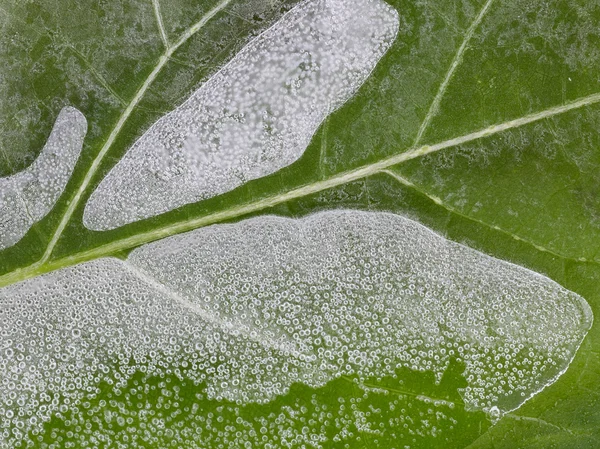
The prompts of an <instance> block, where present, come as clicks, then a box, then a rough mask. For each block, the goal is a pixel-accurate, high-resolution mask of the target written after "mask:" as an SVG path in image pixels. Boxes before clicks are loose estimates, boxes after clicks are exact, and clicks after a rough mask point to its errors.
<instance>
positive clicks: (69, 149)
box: [0, 107, 87, 249]
mask: <svg viewBox="0 0 600 449" xmlns="http://www.w3.org/2000/svg"><path fill="white" fill-rule="evenodd" d="M86 131H87V122H86V120H85V117H84V116H83V114H82V113H81V112H79V111H78V110H77V109H75V108H72V107H66V108H63V109H62V110H61V111H60V114H59V115H58V118H57V119H56V122H55V123H54V127H53V128H52V132H51V133H50V137H48V141H47V142H46V145H45V146H44V148H43V149H42V152H41V153H40V155H39V156H38V158H37V159H36V160H35V162H34V163H33V164H31V165H30V166H29V167H27V168H26V169H25V170H23V171H22V172H20V173H17V174H15V175H12V176H8V177H6V178H0V249H4V248H7V247H9V246H12V245H14V244H15V243H17V242H18V241H19V240H21V238H23V236H24V235H25V234H26V233H27V231H28V230H29V229H30V228H31V226H33V225H34V224H35V223H37V222H38V221H40V220H41V219H42V218H44V217H45V216H46V215H47V214H48V212H50V210H51V209H52V207H54V204H55V203H56V200H58V198H59V197H60V195H61V194H62V192H63V190H64V188H65V186H66V185H67V182H68V181H69V179H70V177H71V173H72V172H73V168H74V167H75V163H76V162H77V159H78V158H79V154H80V153H81V148H82V146H83V139H84V137H85V134H86Z"/></svg>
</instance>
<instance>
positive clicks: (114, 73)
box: [0, 0, 600, 448]
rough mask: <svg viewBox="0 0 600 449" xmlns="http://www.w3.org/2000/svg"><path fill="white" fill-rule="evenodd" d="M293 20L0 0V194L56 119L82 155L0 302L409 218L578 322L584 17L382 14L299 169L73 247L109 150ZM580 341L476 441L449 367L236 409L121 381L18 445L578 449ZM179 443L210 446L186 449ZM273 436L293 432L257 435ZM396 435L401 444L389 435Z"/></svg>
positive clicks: (251, 7)
mask: <svg viewBox="0 0 600 449" xmlns="http://www.w3.org/2000/svg"><path fill="white" fill-rule="evenodd" d="M296 3H297V2H294V1H288V2H285V3H281V2H275V1H267V0H262V1H261V0H247V1H244V0H231V1H222V2H220V3H219V2H208V1H206V2H205V1H187V0H177V1H169V2H165V1H163V2H162V3H161V4H159V3H158V2H156V1H154V2H152V1H144V2H141V1H140V2H138V1H133V0H127V1H123V2H94V3H91V4H84V3H81V2H76V1H70V0H60V1H44V0H42V1H37V2H35V3H25V2H17V1H10V0H2V1H1V2H0V27H1V29H2V32H1V33H0V57H1V59H2V61H3V64H2V65H1V66H0V149H1V151H0V152H1V154H2V158H1V159H0V174H1V175H2V176H12V175H15V174H16V173H18V172H20V171H21V170H23V169H25V168H26V167H27V166H29V165H31V163H32V162H33V160H34V159H35V157H36V156H37V153H38V152H40V151H41V149H42V148H43V147H44V142H45V141H46V139H47V137H48V135H49V134H50V131H51V128H52V124H53V123H54V121H55V120H56V118H57V117H58V113H59V111H60V110H61V109H62V108H63V107H65V106H73V107H75V108H77V109H79V110H80V111H81V112H82V113H83V114H84V115H85V117H86V119H87V121H88V134H87V136H86V139H85V141H84V147H83V150H82V153H81V156H80V158H79V160H78V162H77V165H76V166H75V169H74V172H73V176H72V178H71V180H70V182H69V183H68V184H67V186H66V188H65V190H64V194H63V195H62V196H61V197H60V199H59V200H58V201H57V203H56V206H55V207H54V208H53V209H52V211H51V212H50V213H49V214H48V215H46V217H45V218H43V219H41V220H40V221H38V222H37V223H36V224H34V225H33V226H32V227H31V229H30V230H29V232H28V233H27V234H26V235H25V237H24V238H23V239H22V240H21V241H20V242H19V243H17V244H16V245H14V246H12V247H10V248H7V249H4V250H3V251H2V252H0V285H9V284H15V283H17V282H20V281H24V280H26V279H29V278H34V277H36V276H38V275H40V274H42V273H47V272H52V271H54V270H57V269H61V268H64V267H69V266H73V265H76V264H78V263H81V262H85V261H90V260H94V259H98V258H101V257H105V256H116V257H121V258H124V257H126V256H127V254H128V252H129V251H131V250H132V249H134V248H135V247H137V246H139V245H142V244H145V243H149V242H151V241H154V240H158V239H161V238H163V237H168V236H172V235H175V234H179V233H181V232H183V231H189V230H193V229H196V228H199V227H202V226H206V225H210V224H217V223H223V222H228V221H233V220H235V221H237V220H240V219H242V218H247V217H251V216H261V215H265V214H271V215H273V214H275V215H280V216H287V217H301V216H304V215H308V214H312V213H315V212H319V211H322V210H330V209H337V208H344V209H347V208H353V209H361V210H370V211H391V212H395V213H396V214H399V215H404V216H408V217H410V218H413V219H416V220H417V221H419V222H421V223H423V224H424V225H426V226H428V227H429V228H431V229H433V230H435V231H437V232H439V233H441V234H443V235H444V236H445V237H446V238H449V239H451V240H455V241H458V242H460V243H463V244H466V245H468V246H470V247H472V248H474V249H476V250H478V251H481V252H484V253H486V254H489V255H492V256H494V257H496V258H499V259H503V260H507V261H510V262H513V263H516V264H518V265H522V266H524V267H527V268H529V269H530V270H533V271H535V272H538V273H541V274H543V275H545V276H548V277H549V278H550V279H553V280H554V281H556V282H558V283H559V284H561V285H562V286H563V287H565V288H566V289H569V290H571V291H573V292H575V293H577V294H578V295H581V296H582V297H583V298H585V300H586V301H587V302H588V303H589V304H590V306H591V308H592V311H593V312H594V314H596V312H597V311H598V307H599V305H600V297H599V295H598V285H599V283H600V268H599V266H598V263H599V260H598V259H599V257H600V256H598V249H599V248H598V243H597V242H598V241H599V239H598V233H599V232H600V231H599V229H600V225H599V221H598V217H599V216H600V212H599V211H600V202H599V201H598V187H597V184H598V179H597V177H598V175H597V173H596V172H597V167H598V163H599V162H600V161H598V156H597V154H598V151H597V150H598V146H599V143H600V142H599V141H598V128H599V126H598V125H599V124H600V123H599V117H600V115H599V112H600V111H599V107H600V105H599V103H600V85H599V84H600V83H599V82H598V76H597V73H598V69H599V68H600V67H598V65H600V58H599V57H598V56H599V55H598V51H599V50H598V49H599V48H600V47H599V45H598V43H599V39H600V36H599V31H598V29H599V28H598V26H597V25H598V22H599V20H600V5H598V3H597V2H591V1H588V0H577V1H568V2H567V1H563V0H548V1H542V0H539V1H538V0H536V1H531V0H508V1H504V2H500V1H499V0H488V1H487V2H483V1H474V0H472V1H469V0H463V1H447V0H444V1H412V0H411V1H408V0H406V1H404V0H393V1H389V2H388V3H389V4H390V5H391V6H392V7H393V8H395V9H396V11H397V12H398V17H399V21H400V22H399V24H400V25H399V30H398V36H397V38H396V40H395V41H394V43H393V45H392V47H391V48H390V49H389V51H388V52H387V53H386V54H385V56H383V58H382V59H381V60H380V62H379V63H378V65H377V67H376V68H375V69H374V71H373V72H372V73H371V76H370V77H369V79H368V80H367V81H366V82H365V83H364V84H363V85H362V87H361V88H360V89H359V90H358V92H357V93H356V95H354V97H353V98H352V99H350V100H349V101H348V102H346V103H345V104H344V105H343V107H341V108H340V109H339V110H337V111H336V112H334V113H333V114H332V115H331V116H329V117H328V118H327V119H326V120H325V122H323V123H322V124H321V126H320V128H319V130H318V131H317V133H316V134H315V135H314V136H313V138H312V141H311V143H310V145H309V147H308V148H307V149H306V151H305V152H304V155H303V156H302V157H301V158H300V159H299V160H298V161H296V162H294V163H292V164H291V165H289V166H288V167H285V168H283V169H281V170H279V171H277V172H276V173H273V174H271V175H268V176H265V177H262V178H260V179H254V180H250V181H249V182H246V183H245V184H243V185H241V186H239V187H237V188H236V189H234V190H232V191H229V192H227V193H223V194H222V195H219V196H215V197H213V198H208V199H205V200H202V201H200V202H196V203H192V204H188V205H186V206H183V207H180V208H179V209H177V210H174V211H171V212H167V213H165V214H163V215H160V216H157V217H153V218H148V219H145V220H142V221H138V222H135V223H131V224H128V225H126V226H123V227H121V228H117V229H114V230H110V231H106V232H93V231H90V230H88V229H86V228H85V226H84V225H83V220H82V218H83V211H84V208H85V204H86V202H87V200H88V198H89V197H90V195H91V194H92V192H93V191H94V190H95V189H96V187H97V186H98V185H99V183H100V182H101V181H102V179H103V178H104V177H105V176H106V174H107V173H108V172H109V171H110V170H111V169H112V168H113V167H114V166H115V165H116V164H117V163H118V162H119V160H120V159H121V158H122V156H123V155H124V154H125V153H126V151H127V150H128V148H130V147H131V145H132V144H133V143H134V142H135V141H136V140H137V139H138V138H139V137H140V136H141V135H142V134H143V133H144V132H145V131H146V130H147V129H148V128H149V127H150V126H151V125H152V124H153V123H154V122H156V120H157V119H159V118H160V117H162V116H163V115H164V114H166V113H167V112H169V111H171V110H173V109H175V108H176V107H177V106H178V105H180V104H181V103H182V102H183V101H184V100H185V99H186V98H187V97H188V96H189V95H190V94H191V93H192V92H193V91H194V90H195V89H197V88H198V87H199V86H200V85H201V84H202V83H203V82H205V81H207V80H208V79H209V78H210V77H211V76H212V75H213V74H214V73H216V72H217V70H218V69H219V68H220V67H221V66H222V65H224V64H225V63H226V62H227V61H229V60H230V59H231V58H232V57H233V56H234V55H235V54H236V53H237V52H238V51H239V50H240V49H241V48H242V47H244V46H245V45H246V44H247V42H249V40H250V39H252V37H254V36H256V35H258V34H259V33H261V32H262V31H264V30H266V29H268V28H269V27H270V26H271V25H272V24H273V23H275V22H276V21H277V20H278V19H279V18H280V17H281V16H282V14H284V13H285V12H286V11H287V10H289V9H290V8H292V7H294V6H295V4H296ZM176 43H180V45H178V46H177V48H176V49H175V50H173V51H172V52H170V50H169V48H173V45H174V44H176ZM167 56H168V57H167ZM20 285H26V284H20ZM8 288H13V287H12V286H11V287H8ZM598 326H599V325H598V324H596V322H595V323H594V325H593V326H592V328H591V330H590V331H589V333H588V334H587V336H586V338H585V340H584V342H583V344H582V346H581V348H580V349H579V351H578V352H577V355H576V357H575V359H574V360H573V362H572V363H571V365H570V366H569V368H568V369H567V370H566V372H565V373H564V374H563V375H562V376H561V377H560V378H559V379H558V380H557V381H556V382H555V383H553V384H552V385H550V386H548V387H547V388H545V389H544V390H543V391H542V392H540V393H539V394H537V395H535V396H534V397H533V398H532V399H531V400H529V401H527V402H526V403H525V404H524V405H522V406H521V407H520V408H518V409H517V410H515V411H512V412H510V413H509V414H507V415H505V416H503V417H502V419H500V420H499V421H498V422H497V423H495V424H494V425H492V423H491V422H490V421H489V419H488V417H487V416H486V415H485V414H483V413H481V412H472V411H468V410H466V409H465V404H464V402H463V399H462V398H461V396H460V395H459V393H458V389H461V388H465V386H466V385H467V383H468V382H467V379H465V378H464V377H463V373H464V370H465V367H464V366H461V365H460V363H459V362H456V364H453V365H451V366H450V367H449V368H448V370H447V371H446V373H445V374H444V377H443V378H442V379H441V381H439V383H436V381H437V380H439V379H435V378H434V376H433V375H432V374H431V375H430V374H427V373H421V372H415V371H410V370H407V369H400V370H399V371H398V372H396V373H394V375H392V376H385V377H381V378H374V379H358V380H357V379H354V378H352V377H351V376H350V377H347V378H344V377H340V378H337V379H335V380H331V381H329V382H328V383H326V384H324V385H323V386H319V387H309V386H307V385H304V384H301V383H300V384H295V385H294V386H293V387H291V388H290V390H289V392H287V393H285V394H284V395H283V396H280V397H277V398H276V399H273V400H271V401H270V402H267V403H264V404H243V405H242V404H239V403H234V402H228V400H225V399H215V398H212V397H211V396H210V395H207V393H206V385H203V384H200V385H198V384H194V382H192V381H191V380H189V378H187V380H186V376H185V373H171V374H165V376H164V378H161V377H160V376H159V377H156V378H146V377H144V374H143V373H142V372H137V373H134V374H133V377H131V378H130V379H129V380H127V381H126V382H125V383H124V384H123V385H119V383H118V381H119V380H120V378H117V379H115V384H113V385H110V384H108V383H106V384H101V385H98V386H97V389H95V390H94V391H93V392H92V393H90V396H89V397H88V398H87V399H86V400H83V401H82V408H77V407H72V408H70V407H68V404H61V405H62V406H63V407H62V408H61V411H60V413H58V414H56V415H55V416H54V418H52V420H50V421H49V422H47V423H45V424H44V426H43V430H42V431H41V433H39V434H32V435H30V437H31V438H32V441H34V446H33V447H68V446H69V445H71V446H72V447H85V444H87V445H88V447H94V446H95V447H119V445H121V446H122V447H135V445H136V444H137V445H138V446H141V447H152V446H154V447H168V446H175V447H203V446H205V447H219V446H225V445H226V444H228V442H229V441H227V439H226V437H225V435H226V433H227V432H228V431H230V430H231V428H232V427H234V428H235V429H236V431H239V432H241V433H240V439H239V440H238V443H239V442H240V441H243V440H244V439H250V440H251V441H253V442H255V443H256V445H259V444H262V443H260V442H261V441H263V439H262V438H263V436H266V441H269V437H273V436H275V435H277V436H278V438H279V441H281V442H282V443H281V445H285V444H288V445H289V446H292V447H300V446H302V445H304V446H308V447H310V446H313V447H319V446H321V447H336V446H340V447H344V446H345V445H348V446H351V447H403V446H409V447H418V446H421V447H436V446H437V447H466V446H469V445H470V447H477V448H485V447H499V446H500V447H565V448H573V447H582V448H587V447H595V446H598V445H599V444H600V432H599V431H598V429H600V412H599V410H600V407H598V405H599V404H600V399H599V398H600V374H599V373H600V358H599V357H598V353H599V352H600V349H599V347H600V328H599V327H598ZM2 350H4V348H3V349H2ZM125 365H126V364H123V365H122V366H123V369H125ZM115 372H116V373H118V371H115ZM182 374H183V375H182ZM391 398H394V399H391ZM427 398H430V399H427ZM398 409H401V410H405V411H401V412H400V413H399V412H398ZM84 410H85V411H84ZM140 410H143V411H144V413H141V412H139V411H140ZM400 416H410V419H411V422H410V423H408V422H401V421H400ZM82 417H84V418H82ZM195 422H202V423H204V424H206V423H210V425H211V426H212V427H211V428H213V429H215V432H214V434H211V436H210V437H209V436H208V435H200V436H199V435H194V434H192V433H190V428H192V425H191V423H195ZM448 422H452V423H453V424H452V425H449V424H448ZM273 423H276V424H273ZM277 423H287V424H288V426H287V428H290V425H289V423H294V424H292V425H291V428H292V429H293V431H292V432H291V433H290V432H288V433H284V434H281V433H280V434H277V432H278V431H281V429H284V428H286V426H282V425H279V424H277ZM404 424H407V427H406V428H407V429H412V432H411V431H408V430H407V431H406V432H403V431H399V430H394V429H402V428H404V427H403V426H404ZM413 425H414V427H413ZM228 426H229V427H228ZM374 426H377V428H375V427H374ZM132 428H135V429H138V430H139V429H143V430H139V433H133V432H131V429H132ZM83 429H86V431H87V430H89V432H88V433H86V432H84V430H83ZM337 429H348V430H347V433H346V434H345V435H343V436H342V437H339V436H338V437H336V430H337ZM414 429H416V430H414ZM85 435H87V436H85ZM136 435H139V436H136ZM316 435H320V436H323V440H322V441H321V440H316V439H311V438H316ZM204 437H206V439H203V438H204ZM81 438H84V440H81ZM136 438H138V439H137V440H136ZM144 438H146V440H144ZM336 438H337V439H336ZM185 441H187V443H186V442H185ZM232 444H233V443H232ZM186 445H187V446H186Z"/></svg>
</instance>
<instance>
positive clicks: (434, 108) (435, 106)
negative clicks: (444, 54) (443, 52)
mask: <svg viewBox="0 0 600 449" xmlns="http://www.w3.org/2000/svg"><path fill="white" fill-rule="evenodd" d="M493 1H494V0H487V2H486V3H485V4H484V5H483V7H482V8H481V11H479V14H478V15H477V17H475V20H473V22H472V23H471V26H469V29H468V30H467V32H466V33H465V37H464V39H463V41H462V44H461V45H460V47H459V48H458V51H457V52H456V55H455V56H454V59H453V60H452V62H451V63H450V68H449V69H448V72H447V73H446V76H445V77H444V80H443V81H442V83H441V84H440V87H439V88H438V91H437V94H436V95H435V97H434V99H433V102H432V103H431V106H430V107H429V111H427V115H426V116H425V118H424V119H423V122H422V123H421V126H420V127H419V131H418V132H417V137H416V138H415V141H414V144H413V146H415V147H416V146H417V145H419V143H420V142H421V139H422V138H423V135H424V134H425V131H427V128H428V127H429V123H430V122H431V119H432V118H433V117H434V116H435V115H436V114H437V113H438V110H439V108H440V104H441V102H442V98H443V97H444V94H445V93H446V89H447V88H448V84H450V80H452V77H453V76H454V72H456V69H457V68H458V66H459V65H460V64H461V62H462V58H463V55H464V53H465V50H466V49H467V46H468V45H469V42H470V41H471V38H472V37H473V35H474V34H475V30H477V28H478V27H479V24H480V23H481V21H482V20H483V17H484V16H485V14H486V13H487V11H488V10H489V8H490V6H491V4H492V2H493Z"/></svg>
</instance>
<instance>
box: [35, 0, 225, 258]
mask: <svg viewBox="0 0 600 449" xmlns="http://www.w3.org/2000/svg"><path fill="white" fill-rule="evenodd" d="M230 2H231V0H222V1H221V2H220V3H218V4H217V5H216V6H215V7H214V8H212V9H211V10H210V11H208V12H207V13H206V14H204V15H203V16H202V18H201V19H200V20H199V21H198V22H196V23H195V24H194V25H192V26H191V27H190V28H188V29H187V30H186V31H185V32H184V33H183V35H182V36H181V38H180V39H179V40H178V41H177V42H176V43H175V44H173V45H172V46H170V47H168V48H167V49H166V50H165V52H164V54H163V55H162V56H161V57H160V58H159V60H158V63H157V64H156V66H154V69H153V70H152V71H151V72H150V75H148V77H147V78H146V79H145V81H144V83H143V84H142V85H141V86H140V88H139V89H138V91H137V92H136V94H135V95H134V97H133V98H132V99H131V101H130V102H129V104H128V105H127V107H126V108H125V109H124V110H123V112H122V113H121V116H120V117H119V120H118V121H117V123H116V124H115V126H114V127H113V129H112V131H111V133H110V134H109V136H108V139H107V140H106V142H105V143H104V145H103V146H102V148H101V149H100V152H99V153H98V155H97V156H96V158H95V159H94V161H93V162H92V165H91V166H90V168H89V169H88V171H87V172H86V174H85V177H84V178H83V181H82V182H81V184H80V185H79V186H78V188H77V190H76V192H75V194H74V195H73V197H72V198H71V200H70V201H69V203H68V206H67V209H66V211H65V213H64V214H63V216H62V217H61V220H60V222H59V224H58V226H57V228H56V231H55V232H54V234H53V235H52V238H51V239H50V242H49V243H48V246H47V247H46V251H45V252H44V254H43V256H42V258H41V259H40V261H39V262H37V263H36V264H35V265H38V266H39V265H43V264H44V263H45V262H46V261H48V259H49V258H50V256H51V255H52V251H53V250H54V247H55V246H56V243H57V242H58V240H59V239H60V237H61V235H62V234H63V232H64V230H65V228H66V226H67V224H68V223H69V221H70V220H71V217H72V216H73V213H74V212H75V210H76V209H77V206H79V203H80V202H81V199H82V197H83V194H84V193H85V191H86V190H87V188H88V186H89V184H90V182H91V181H92V179H93V177H94V176H95V174H96V173H97V172H98V169H99V168H100V165H101V163H102V161H103V160H104V157H105V156H106V154H107V153H108V150H109V149H110V148H111V147H112V144H113V143H114V141H115V140H116V138H117V136H118V135H119V134H120V132H121V130H122V129H123V126H124V125H125V122H127V120H128V119H129V116H130V115H131V113H132V112H133V110H134V109H135V107H136V106H137V104H138V103H139V102H140V100H141V99H142V97H143V96H144V95H145V93H146V91H147V90H148V88H149V87H150V85H151V84H152V83H153V82H154V80H155V79H156V77H157V76H158V74H159V73H160V71H161V70H162V68H163V67H164V66H165V64H166V63H167V62H168V60H169V58H170V57H171V55H172V54H173V53H174V52H175V51H176V50H177V49H178V48H179V47H180V46H181V45H183V44H184V43H185V42H187V40H188V39H189V38H190V37H192V36H193V35H194V34H196V33H197V32H198V31H200V30H201V29H202V27H203V26H204V25H205V24H206V23H207V22H208V21H209V20H210V19H212V18H213V17H214V16H215V15H216V14H217V13H218V12H219V11H221V10H222V9H223V8H225V7H226V6H227V5H228V4H229V3H230Z"/></svg>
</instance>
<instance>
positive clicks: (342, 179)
mask: <svg viewBox="0 0 600 449" xmlns="http://www.w3.org/2000/svg"><path fill="white" fill-rule="evenodd" d="M599 102H600V93H596V94H593V95H589V96H587V97H584V98H581V99H579V100H576V101H574V102H571V103H567V104H564V105H561V106H557V107H554V108H550V109H546V110H544V111H541V112H537V113H535V114H530V115H527V116H525V117H521V118H519V119H516V120H510V121H508V122H504V123H501V124H498V125H492V126H489V127H487V128H484V129H482V130H479V131H476V132H473V133H470V134H466V135H464V136H461V137H455V138H453V139H449V140H445V141H443V142H439V143H436V144H433V145H424V146H421V147H419V148H413V149H410V150H408V151H406V152H404V153H399V154H396V155H394V156H391V157H389V158H386V159H383V160H381V161H379V162H376V163H373V164H369V165H365V166H362V167H359V168H356V169H354V170H350V171H347V172H344V173H340V174H338V175H335V176H332V177H330V178H328V179H324V180H321V181H317V182H315V183H312V184H308V185H305V186H302V187H299V188H296V189H293V190H289V191H287V192H283V193H280V194H277V195H273V196H270V197H266V198H262V199H260V200H258V201H255V202H252V203H247V204H244V205H241V206H237V207H233V208H231V209H226V210H223V211H219V212H215V213H213V214H209V215H205V216H203V217H197V218H192V219H189V220H186V221H181V222H177V223H172V224H169V225H166V226H163V227H160V228H157V229H154V230H152V231H148V232H144V233H141V234H138V235H134V236H130V237H126V238H123V239H119V240H115V241H113V242H110V243H107V244H105V245H101V246H98V247H96V248H92V249H90V250H87V251H82V252H79V253H76V254H73V255H71V256H67V257H64V258H61V259H56V260H51V261H45V262H43V263H40V262H38V263H35V264H33V265H30V266H28V267H25V268H21V269H18V270H15V271H13V272H11V273H7V274H5V275H3V276H0V287H2V286H5V285H8V284H12V283H15V282H19V281H22V280H25V279H28V278H31V277H34V276H37V275H39V274H43V273H46V272H49V271H53V270H56V269H59V268H64V267H67V266H70V265H75V264H77V263H81V262H85V261H88V260H92V259H96V258H99V257H104V256H109V255H111V254H116V253H119V252H121V251H124V250H127V249H131V248H134V247H136V246H139V245H142V244H144V243H148V242H151V241H154V240H159V239H162V238H165V237H169V236H171V235H175V234H179V233H182V232H186V231H191V230H193V229H196V228H199V227H202V226H207V225H211V224H215V223H219V222H222V221H226V220H231V219H235V218H238V217H240V216H243V215H247V214H250V213H253V212H258V211H260V210H263V209H266V208H269V207H273V206H276V205H278V204H281V203H285V202H287V201H290V200H293V199H297V198H302V197H305V196H307V195H311V194H314V193H318V192H321V191H323V190H327V189H330V188H333V187H337V186H340V185H343V184H346V183H348V182H352V181H356V180H359V179H362V178H365V177H368V176H371V175H374V174H377V173H380V172H382V171H384V170H386V169H388V168H390V167H392V166H394V165H397V164H400V163H402V162H405V161H408V160H411V159H415V158H417V157H421V156H425V155H427V154H431V153H435V152H437V151H440V150H443V149H447V148H451V147H456V146H459V145H461V144H465V143H468V142H472V141H474V140H478V139H481V138H484V137H488V136H491V135H494V134H498V133H500V132H503V131H507V130H510V129H514V128H518V127H521V126H525V125H527V124H530V123H533V122H536V121H540V120H543V119H547V118H550V117H553V116H556V115H559V114H563V113H566V112H569V111H572V110H575V109H578V108H582V107H584V106H589V105H592V104H596V103H599ZM469 218H470V217H469ZM559 256H560V257H564V256H561V255H559Z"/></svg>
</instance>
